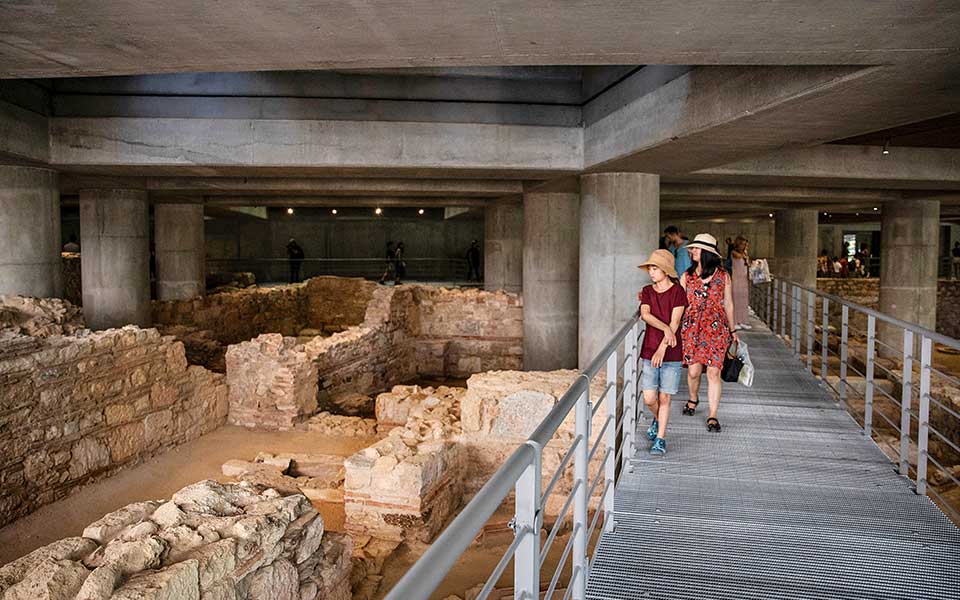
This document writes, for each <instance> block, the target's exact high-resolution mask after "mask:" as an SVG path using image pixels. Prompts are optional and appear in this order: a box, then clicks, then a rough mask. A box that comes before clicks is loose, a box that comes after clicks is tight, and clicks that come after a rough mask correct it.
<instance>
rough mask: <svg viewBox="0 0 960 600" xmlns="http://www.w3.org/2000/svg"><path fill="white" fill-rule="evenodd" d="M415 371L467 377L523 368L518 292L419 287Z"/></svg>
mask: <svg viewBox="0 0 960 600" xmlns="http://www.w3.org/2000/svg"><path fill="white" fill-rule="evenodd" d="M413 293H414V302H415V303H416V305H417V309H418V313H419V328H418V330H417V334H416V340H415V341H414V352H415V354H416V361H417V370H418V373H419V374H420V375H424V376H431V377H469V376H470V375H473V374H474V373H480V372H482V371H492V370H497V369H502V370H519V369H522V368H523V301H522V299H521V297H520V296H519V295H517V294H508V293H506V292H487V291H483V290H477V289H468V290H449V289H444V288H437V287H427V286H417V287H415V288H414V292H413Z"/></svg>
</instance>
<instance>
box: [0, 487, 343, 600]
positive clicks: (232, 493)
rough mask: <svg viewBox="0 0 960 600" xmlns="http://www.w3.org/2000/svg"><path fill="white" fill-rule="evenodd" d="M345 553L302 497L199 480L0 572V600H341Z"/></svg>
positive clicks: (110, 517) (129, 508) (117, 513)
mask: <svg viewBox="0 0 960 600" xmlns="http://www.w3.org/2000/svg"><path fill="white" fill-rule="evenodd" d="M261 490H262V491H261ZM352 546H353V544H352V540H351V539H350V538H349V537H348V536H346V535H342V534H336V533H331V532H327V531H324V523H323V518H322V517H321V516H320V515H319V514H318V513H317V511H316V510H315V509H314V508H313V507H312V506H311V504H310V502H309V501H308V500H307V498H305V497H304V496H303V495H301V494H292V495H281V494H280V493H278V492H277V491H276V490H273V489H263V488H260V487H257V486H252V485H249V484H219V483H217V482H215V481H210V480H207V481H201V482H199V483H195V484H193V485H189V486H187V487H185V488H183V489H181V490H180V491H178V492H176V493H175V494H173V496H172V497H171V498H170V500H167V501H164V500H153V501H146V502H137V503H134V504H130V505H127V506H125V507H123V508H121V509H119V510H116V511H114V512H112V513H109V514H107V515H104V517H103V518H101V519H100V520H98V521H96V522H94V523H92V524H90V525H89V526H88V527H87V528H86V529H84V530H83V533H82V536H81V537H71V538H65V539H62V540H58V541H56V542H54V543H52V544H48V545H46V546H44V547H42V548H39V549H37V550H35V551H33V552H31V553H30V554H27V555H26V556H23V557H22V558H19V559H17V560H15V561H13V562H11V563H9V564H7V565H4V566H3V567H0V597H2V598H4V599H5V600H43V599H45V600H73V599H77V600H201V599H204V600H350V598H351V597H352V595H351V589H350V588H351V579H350V578H351V566H352V558H351V554H352Z"/></svg>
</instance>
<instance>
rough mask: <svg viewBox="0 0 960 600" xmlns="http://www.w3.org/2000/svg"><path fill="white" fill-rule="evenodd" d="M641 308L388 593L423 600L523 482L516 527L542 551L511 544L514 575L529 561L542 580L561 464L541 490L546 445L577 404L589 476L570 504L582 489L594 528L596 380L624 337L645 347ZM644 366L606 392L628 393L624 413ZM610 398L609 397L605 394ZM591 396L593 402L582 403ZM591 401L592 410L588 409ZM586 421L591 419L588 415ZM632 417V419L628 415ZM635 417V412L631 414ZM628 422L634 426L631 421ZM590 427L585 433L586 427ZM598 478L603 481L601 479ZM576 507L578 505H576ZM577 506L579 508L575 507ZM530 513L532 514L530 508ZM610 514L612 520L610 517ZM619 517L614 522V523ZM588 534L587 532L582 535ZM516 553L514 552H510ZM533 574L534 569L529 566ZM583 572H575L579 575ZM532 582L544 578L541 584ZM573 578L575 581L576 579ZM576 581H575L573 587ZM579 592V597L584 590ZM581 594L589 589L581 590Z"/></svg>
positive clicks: (581, 527)
mask: <svg viewBox="0 0 960 600" xmlns="http://www.w3.org/2000/svg"><path fill="white" fill-rule="evenodd" d="M640 323H641V321H640V315H639V311H638V312H636V313H634V314H633V316H632V317H631V318H630V319H629V320H628V321H627V323H626V324H625V325H624V326H623V327H621V328H620V330H619V331H618V332H617V333H616V334H615V335H614V336H613V337H612V338H611V340H610V341H609V342H608V343H607V344H606V345H605V346H604V347H603V349H601V350H600V352H599V353H598V354H597V356H596V357H595V358H594V359H593V361H592V362H591V363H590V364H589V366H588V367H587V368H586V369H584V370H583V371H581V372H580V374H579V375H578V376H577V378H576V379H575V380H574V381H573V383H572V384H571V385H570V387H569V388H568V389H567V391H566V392H565V393H564V394H563V395H562V396H561V397H560V399H559V400H558V401H557V403H556V404H555V405H554V407H553V408H552V409H551V410H550V412H549V413H548V414H547V416H546V417H544V419H543V420H542V421H541V422H540V424H539V425H538V426H537V428H536V429H535V430H534V431H533V433H531V434H530V437H529V438H527V442H526V443H525V444H523V445H521V446H520V447H519V448H517V450H515V451H514V452H513V454H511V455H510V457H509V458H508V459H507V460H506V462H505V463H504V464H503V465H501V467H500V468H499V469H497V471H496V472H495V473H494V474H493V476H492V477H491V478H490V479H489V480H488V481H487V483H486V484H484V486H483V487H482V488H481V489H480V491H479V492H477V494H476V496H474V497H473V499H472V500H471V501H470V502H468V503H467V505H466V506H465V507H464V508H463V510H462V511H460V514H459V515H457V517H456V518H455V519H454V520H453V521H452V522H451V523H450V525H449V526H447V528H446V529H445V530H444V531H443V532H442V533H441V534H440V536H439V537H437V539H436V540H434V542H433V544H432V545H431V546H430V548H429V549H428V550H427V551H426V552H425V553H424V554H423V556H421V557H420V559H419V560H418V561H417V562H416V563H415V564H414V565H413V566H412V567H411V568H410V570H408V571H407V573H406V574H405V575H404V576H403V577H402V578H401V579H400V581H398V582H397V584H396V585H395V586H394V587H393V589H392V590H390V592H389V593H388V594H387V596H386V600H419V599H424V598H428V597H429V596H430V594H431V593H432V592H433V591H434V590H435V589H436V588H437V586H439V585H440V583H441V582H442V581H443V579H444V578H445V577H446V575H447V573H448V572H449V571H450V569H451V568H452V567H453V565H454V564H455V563H456V562H457V560H458V559H459V558H460V556H461V555H462V554H463V552H464V550H466V549H467V547H468V546H469V545H470V544H471V543H472V542H473V540H474V539H475V538H476V536H477V535H478V534H479V533H480V532H481V531H482V530H483V527H484V526H485V525H486V523H487V520H488V519H489V518H490V516H491V515H492V514H493V513H494V512H495V511H496V510H497V508H498V507H499V506H500V505H501V503H502V502H503V500H504V499H505V498H506V497H507V496H508V495H509V494H510V492H511V491H512V490H514V489H516V490H517V505H518V512H517V515H516V517H515V519H514V521H511V526H512V528H513V529H514V532H515V535H516V536H517V538H520V537H521V536H523V537H533V538H534V540H533V545H534V546H535V548H536V549H535V550H534V552H533V556H534V557H537V558H536V559H535V560H534V561H533V562H534V563H536V564H535V565H526V564H524V565H519V566H518V563H520V562H521V560H520V555H521V553H522V552H524V548H525V547H526V548H527V549H528V550H529V548H530V545H529V544H528V541H527V540H524V541H522V542H518V541H517V540H515V543H514V544H513V545H512V546H511V548H513V549H514V576H515V578H516V577H517V571H518V569H521V568H527V567H529V568H530V569H532V572H533V573H535V574H536V576H535V577H533V578H530V577H529V576H528V577H527V579H526V580H527V581H534V580H535V581H539V569H540V563H541V562H542V561H541V560H540V559H539V557H538V553H539V551H540V528H541V524H542V522H543V509H544V506H545V503H546V500H547V498H548V495H547V494H549V492H551V491H552V489H553V483H554V482H555V481H556V480H557V478H558V477H559V472H558V473H557V474H555V475H554V478H553V480H552V481H551V484H550V485H548V487H547V494H543V496H541V494H540V492H539V486H540V483H541V482H540V480H539V478H540V472H541V463H540V461H542V456H541V450H540V449H542V448H544V447H546V446H547V444H548V443H549V442H550V441H551V440H552V439H553V436H554V434H555V433H556V432H557V430H558V429H559V428H560V425H561V424H562V423H563V422H564V420H565V419H566V418H567V416H568V415H569V414H570V412H571V410H573V409H574V407H577V411H576V412H577V430H578V436H577V438H576V440H575V444H577V445H578V448H577V451H576V452H573V451H572V450H573V448H572V447H571V450H570V451H568V454H567V458H569V456H570V455H571V454H572V455H573V456H574V459H575V460H574V462H575V466H576V470H578V471H580V472H581V476H578V477H579V479H578V480H577V481H576V482H575V484H574V486H573V490H572V491H571V492H570V494H568V502H567V503H568V504H569V503H570V501H572V500H573V499H574V497H575V495H576V496H577V497H579V499H580V500H578V502H577V503H576V504H578V505H579V506H580V508H579V510H580V511H581V512H582V514H581V515H579V522H578V516H577V515H576V514H575V515H574V520H575V527H574V531H575V536H583V535H584V534H585V531H586V525H587V523H586V514H585V511H586V508H585V504H582V499H583V498H584V497H586V493H587V490H586V487H587V481H586V477H585V476H583V475H584V474H585V473H586V472H587V471H586V469H587V463H588V462H589V461H587V460H586V459H587V452H586V447H587V444H589V443H590V420H591V418H592V416H593V411H592V410H590V406H589V405H590V400H589V393H590V381H591V380H592V379H593V377H594V376H596V375H597V374H598V373H599V372H600V370H601V369H602V368H603V367H604V365H606V364H607V361H608V359H610V361H614V362H613V364H614V365H615V364H616V363H615V360H616V355H617V350H618V348H619V347H620V345H621V344H623V345H624V355H627V354H631V352H636V348H637V339H632V340H631V338H634V337H637V336H638V335H639V334H638V333H637V332H638V331H639V330H638V327H639V325H640ZM607 377H608V381H610V380H611V377H612V381H613V382H614V386H615V385H616V381H617V374H616V373H614V374H612V375H611V374H609V373H608V374H607ZM636 379H637V373H636V372H635V371H632V372H630V373H625V374H624V377H623V382H622V385H623V389H622V390H621V392H620V393H619V394H617V393H615V392H616V390H615V389H613V390H611V387H610V385H609V384H608V386H607V387H606V388H605V393H604V396H606V394H607V393H613V396H614V397H615V398H619V397H621V396H623V402H624V416H626V415H627V413H628V412H629V413H631V417H635V414H633V413H634V412H635V409H636V402H635V400H636V395H637V386H636ZM628 387H629V388H630V390H631V393H630V394H625V393H624V390H626V389H627V388H628ZM631 399H632V400H634V402H633V403H632V404H629V402H630V400H631ZM597 400H598V401H599V400H602V398H598V399H597ZM581 403H586V404H581ZM609 404H610V406H608V407H607V411H608V413H609V414H608V422H607V425H608V426H609V418H610V415H615V411H616V408H617V407H616V404H615V403H613V402H610V403H609ZM584 407H586V408H585V410H584ZM583 421H585V422H583ZM624 422H627V421H626V419H625V420H624ZM630 422H631V423H632V422H633V421H632V420H631V421H630ZM625 429H626V428H625ZM583 432H585V433H583ZM604 434H606V435H607V436H612V433H610V432H608V431H607V429H606V428H604V429H603V430H602V431H601V433H600V434H599V435H598V437H597V439H598V440H601V439H603V435H604ZM606 442H607V451H606V452H605V454H604V458H603V460H602V461H601V462H603V463H604V464H606V465H607V466H606V468H601V470H600V471H598V473H597V475H596V478H595V480H594V481H595V482H596V481H599V478H600V477H601V476H605V478H606V479H607V484H606V486H605V489H607V488H609V487H610V486H611V485H613V484H614V480H613V479H612V478H613V477H614V476H615V469H614V468H613V465H612V464H607V463H609V461H610V460H611V459H612V458H613V457H614V452H613V449H614V445H613V443H612V440H611V437H607V438H606ZM597 443H599V442H597ZM629 445H632V438H629V437H628V435H627V432H626V431H625V432H624V435H623V438H622V443H621V450H620V451H621V452H622V451H623V449H624V447H625V446H629ZM566 463H567V460H566V459H565V460H564V461H563V464H561V467H560V468H561V469H562V468H563V466H564V464H566ZM531 468H535V469H534V472H535V473H536V474H537V477H535V478H534V481H533V482H532V483H533V487H534V490H527V491H526V492H525V493H524V494H523V495H524V498H523V499H521V487H520V486H521V481H523V480H525V479H527V480H529V475H530V469H531ZM594 485H596V483H594ZM530 491H534V492H535V502H536V505H537V507H538V509H537V511H536V516H535V518H534V521H533V525H534V526H533V527H532V528H531V527H530V524H529V522H527V523H521V522H520V517H521V512H520V506H521V504H522V503H525V502H528V501H529V500H530V497H531V496H530V493H529V492H530ZM575 508H576V507H575ZM612 508H613V506H612V504H611V503H610V501H609V500H608V503H607V504H605V505H604V506H602V507H601V508H600V509H599V510H600V511H602V512H604V513H605V514H606V515H607V518H608V520H609V519H610V518H611V517H612ZM575 513H576V510H575ZM527 518H529V515H527ZM596 519H597V516H594V522H596ZM605 522H606V521H605ZM610 525H612V522H611V523H610ZM581 542H583V539H582V537H581ZM577 546H578V544H577V543H574V540H573V537H571V540H570V547H571V548H576V547H577ZM579 552H581V551H580V550H576V551H575V552H574V555H575V556H574V567H573V569H574V572H578V573H579V572H582V573H589V571H588V570H587V569H583V570H581V571H577V569H579V568H580V567H579V566H578V561H579V564H586V563H585V561H586V556H585V553H586V549H585V548H584V549H583V553H584V555H583V556H579V558H578V556H577V555H578V553H579ZM508 554H509V553H508ZM524 556H525V557H529V554H524ZM565 560H566V557H564V560H563V561H561V564H560V565H559V566H558V568H557V572H558V573H559V571H560V569H561V568H562V566H563V563H564V562H565ZM528 575H529V574H528ZM577 577H579V576H575V577H574V579H576V578H577ZM581 579H582V580H578V583H579V585H580V586H585V583H586V580H585V578H581ZM531 585H539V584H533V583H531ZM572 585H573V584H571V586H572ZM571 589H572V588H571ZM516 593H517V594H521V595H522V594H524V593H528V595H529V593H530V592H529V590H528V591H523V590H520V589H517V591H516ZM574 597H578V596H577V595H576V594H575V595H574ZM579 597H582V595H581V596H579Z"/></svg>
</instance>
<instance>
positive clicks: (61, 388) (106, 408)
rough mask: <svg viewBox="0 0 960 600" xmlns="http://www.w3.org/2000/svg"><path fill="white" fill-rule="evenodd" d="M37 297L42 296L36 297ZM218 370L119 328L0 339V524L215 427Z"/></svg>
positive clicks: (220, 395)
mask: <svg viewBox="0 0 960 600" xmlns="http://www.w3.org/2000/svg"><path fill="white" fill-rule="evenodd" d="M39 302H49V301H47V300H40V301H39ZM226 414H227V386H226V383H225V381H224V377H223V376H222V375H218V374H215V373H211V372H209V371H207V370H206V369H204V368H202V367H196V366H188V365H187V361H186V358H185V354H184V349H183V345H182V344H180V343H179V342H176V341H175V340H174V339H173V338H171V337H162V336H161V335H160V334H159V333H157V331H156V330H153V329H146V330H144V329H139V328H136V327H132V326H130V327H124V328H123V329H110V330H106V331H101V332H96V333H91V332H89V331H88V330H80V331H78V332H77V333H75V334H74V335H59V334H56V335H51V336H50V337H34V336H30V335H23V334H21V333H13V330H12V329H5V330H4V332H3V334H2V335H0V438H2V439H3V442H4V447H5V452H4V453H3V454H2V459H0V525H3V524H6V523H9V522H11V521H13V520H15V519H18V518H20V517H22V516H24V515H26V514H28V513H30V512H32V511H34V510H35V509H37V508H38V507H40V506H42V505H44V504H48V503H50V502H53V501H55V500H57V499H59V498H62V497H64V496H67V495H68V494H70V493H71V492H72V491H73V490H75V489H77V487H78V486H81V485H83V484H85V483H87V482H90V481H93V480H96V479H101V478H103V477H106V476H109V475H111V474H113V473H114V472H116V471H117V470H119V469H120V468H122V467H124V466H127V465H131V464H134V463H137V462H139V461H141V460H143V459H144V458H147V457H149V456H152V455H154V454H157V453H159V452H162V451H164V450H167V449H169V448H172V447H174V446H177V445H179V444H182V443H184V442H186V441H188V440H191V439H195V438H197V437H199V436H200V435H202V434H204V433H207V432H209V431H211V430H213V429H215V428H216V427H218V426H220V425H222V424H223V423H224V422H225V420H226Z"/></svg>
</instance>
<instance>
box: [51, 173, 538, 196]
mask: <svg viewBox="0 0 960 600" xmlns="http://www.w3.org/2000/svg"><path fill="white" fill-rule="evenodd" d="M60 182H61V183H60V189H61V192H63V193H76V192H77V190H79V189H82V188H84V187H99V186H104V185H110V184H113V187H117V186H119V187H129V186H131V185H132V186H135V187H136V188H137V189H146V190H148V191H154V192H198V193H203V194H206V195H218V194H223V195H231V196H241V195H248V194H249V195H260V196H266V195H273V194H283V195H312V196H363V195H366V196H370V195H380V196H383V195H387V196H441V197H450V196H458V197H476V198H498V197H500V196H504V195H506V194H519V193H522V192H523V182H522V181H517V180H504V181H500V180H495V179H395V178H358V177H352V178H339V177H300V178H295V177H104V176H91V175H82V174H76V173H64V174H63V175H62V176H61V178H60Z"/></svg>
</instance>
